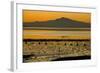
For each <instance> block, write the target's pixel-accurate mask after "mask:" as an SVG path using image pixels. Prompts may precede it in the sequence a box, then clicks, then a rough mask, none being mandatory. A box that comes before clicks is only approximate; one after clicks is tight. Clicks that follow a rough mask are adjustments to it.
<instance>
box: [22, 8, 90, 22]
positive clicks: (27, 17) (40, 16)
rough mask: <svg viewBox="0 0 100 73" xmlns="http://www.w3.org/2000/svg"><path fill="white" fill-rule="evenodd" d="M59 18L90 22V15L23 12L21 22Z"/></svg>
mask: <svg viewBox="0 0 100 73" xmlns="http://www.w3.org/2000/svg"><path fill="white" fill-rule="evenodd" d="M61 17H65V18H70V19H72V20H77V21H82V22H86V23H90V21H91V14H90V13H83V12H82V13H79V12H56V11H36V10H23V22H34V21H47V20H54V19H57V18H61Z"/></svg>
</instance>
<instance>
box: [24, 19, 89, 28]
mask: <svg viewBox="0 0 100 73" xmlns="http://www.w3.org/2000/svg"><path fill="white" fill-rule="evenodd" d="M23 26H24V27H50V28H52V27H54V28H90V23H85V22H81V21H75V20H71V19H69V18H64V17H62V18H58V19H55V20H48V21H40V22H38V21H36V22H27V23H23Z"/></svg>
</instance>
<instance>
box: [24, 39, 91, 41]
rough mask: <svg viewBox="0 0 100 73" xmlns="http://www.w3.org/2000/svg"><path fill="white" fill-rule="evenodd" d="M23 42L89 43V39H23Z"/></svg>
mask: <svg viewBox="0 0 100 73" xmlns="http://www.w3.org/2000/svg"><path fill="white" fill-rule="evenodd" d="M23 41H90V39H23Z"/></svg>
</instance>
